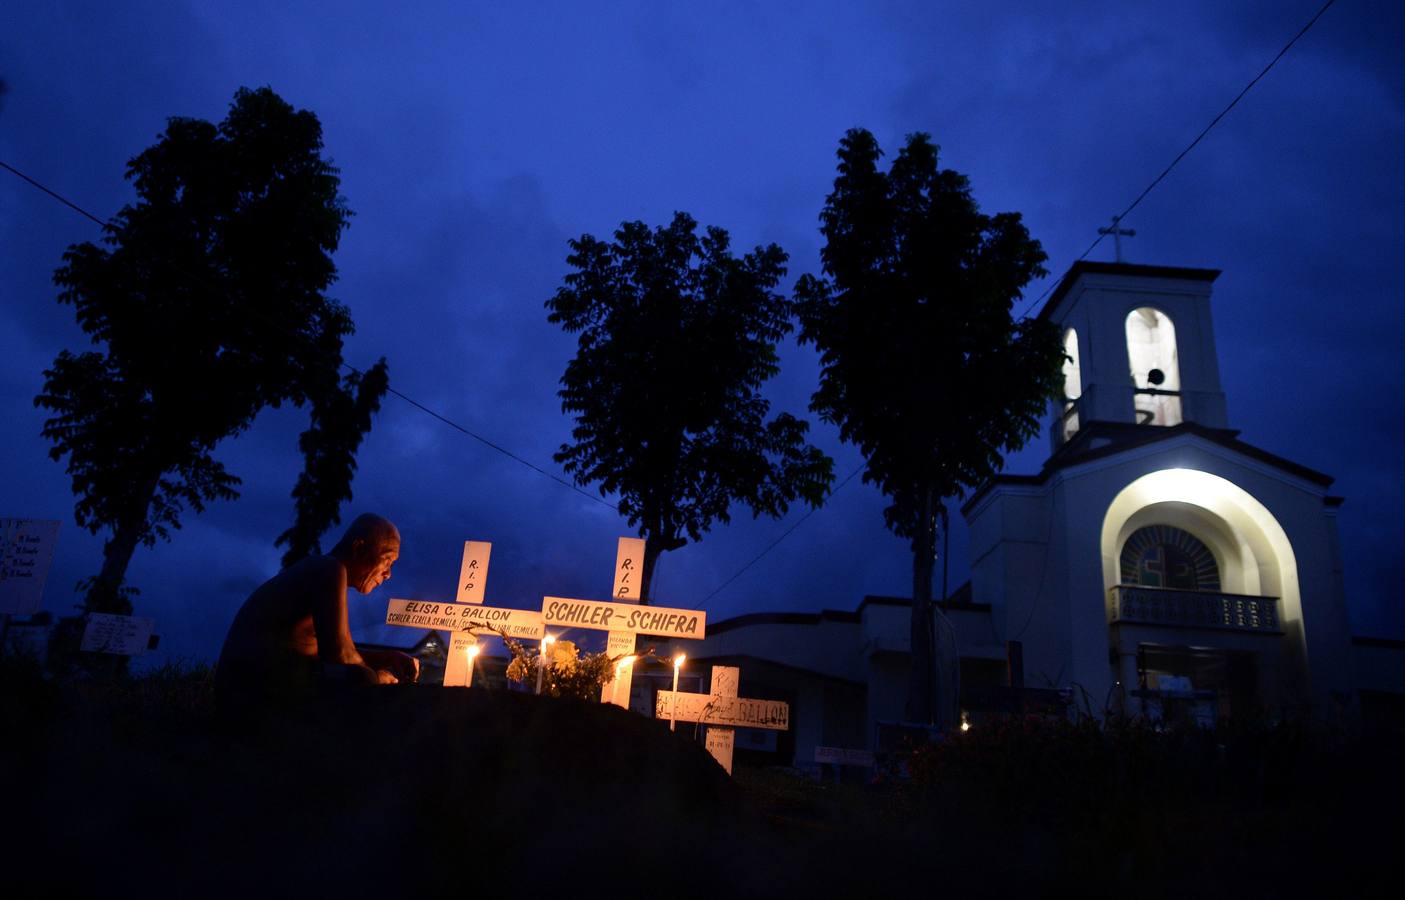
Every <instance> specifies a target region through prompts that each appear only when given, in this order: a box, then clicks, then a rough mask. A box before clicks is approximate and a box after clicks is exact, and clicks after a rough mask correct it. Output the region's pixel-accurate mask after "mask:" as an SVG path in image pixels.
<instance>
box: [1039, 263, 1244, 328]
mask: <svg viewBox="0 0 1405 900" xmlns="http://www.w3.org/2000/svg"><path fill="white" fill-rule="evenodd" d="M1080 275H1127V276H1131V277H1134V278H1179V279H1181V280H1183V281H1214V280H1215V279H1216V278H1219V277H1220V270H1219V269H1191V268H1186V267H1184V266H1143V265H1138V264H1136V263H1125V262H1094V261H1092V260H1087V259H1081V260H1079V261H1078V262H1076V263H1074V264H1073V265H1071V266H1069V268H1068V271H1067V272H1065V273H1064V276H1063V278H1060V279H1059V285H1058V287H1056V288H1054V293H1052V294H1051V295H1049V302H1048V303H1045V304H1044V308H1043V309H1041V310H1039V315H1038V316H1036V317H1035V318H1038V319H1047V318H1049V317H1050V316H1052V315H1053V314H1054V310H1055V309H1057V308H1058V305H1059V304H1060V303H1061V302H1063V299H1064V297H1066V296H1068V292H1069V291H1070V290H1072V289H1073V284H1074V282H1076V281H1077V280H1078V278H1079V276H1080Z"/></svg>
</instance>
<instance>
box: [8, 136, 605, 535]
mask: <svg viewBox="0 0 1405 900" xmlns="http://www.w3.org/2000/svg"><path fill="white" fill-rule="evenodd" d="M0 168H3V169H5V171H7V172H10V173H11V174H13V175H15V176H17V177H18V178H20V179H21V180H23V181H24V182H25V183H27V184H29V185H31V186H32V187H35V188H37V189H39V190H40V191H43V192H44V193H45V194H48V195H49V196H50V197H52V198H54V199H55V200H57V201H59V202H60V203H62V204H63V205H64V206H67V207H68V208H69V209H71V210H73V211H74V212H76V213H78V214H79V215H81V216H84V217H85V218H88V219H91V220H92V221H93V222H96V223H97V224H98V225H100V226H102V227H103V228H107V227H108V223H107V222H104V221H103V220H102V219H99V218H98V217H97V216H95V215H93V214H92V213H90V212H88V211H87V210H86V209H84V208H83V207H81V206H79V205H78V204H77V203H74V202H73V201H72V200H70V199H68V198H67V197H65V196H64V195H62V194H60V193H59V192H58V191H55V190H53V189H52V188H49V187H48V186H46V185H44V184H43V183H41V182H39V181H38V180H36V179H34V178H31V177H29V176H28V175H26V174H25V173H24V172H21V171H20V170H19V169H16V168H15V167H14V166H12V165H10V164H9V163H7V162H5V161H4V160H0ZM245 311H246V312H249V313H253V311H252V310H245ZM254 314H256V313H254ZM341 365H342V367H343V368H346V369H349V370H350V371H352V372H355V373H356V374H357V375H362V374H364V373H363V372H362V371H361V370H360V369H358V368H356V367H355V366H353V365H351V364H350V363H348V362H342V363H341ZM386 391H387V392H388V393H391V394H394V395H395V396H397V397H399V398H400V399H401V400H404V401H405V402H406V403H408V404H410V405H411V406H413V407H415V408H416V409H418V410H420V411H421V412H423V413H425V414H427V415H429V416H432V417H433V418H435V419H438V420H439V421H440V422H443V423H444V424H445V425H448V426H449V427H450V428H453V429H454V430H456V431H459V432H461V433H463V434H466V435H468V436H469V437H471V438H473V439H474V440H475V441H478V442H479V443H481V444H484V445H485V446H488V447H491V448H492V449H494V450H496V451H498V452H499V453H501V454H503V455H504V456H506V457H507V458H508V459H511V460H513V461H515V462H518V463H521V464H522V465H524V466H526V467H527V468H529V469H531V470H532V471H533V472H537V473H538V474H541V475H545V476H546V477H547V478H550V479H551V480H552V481H555V482H556V483H558V484H562V485H565V486H566V487H568V488H570V489H571V490H573V491H575V492H576V493H578V494H580V495H582V496H584V497H589V498H590V499H591V500H594V501H595V502H596V503H599V504H602V505H603V506H607V507H609V508H610V509H612V510H614V511H615V512H619V507H618V506H616V505H615V504H613V503H611V502H610V501H608V500H606V499H605V498H603V497H598V496H596V495H595V494H592V493H590V492H589V491H586V490H582V489H581V488H580V487H579V486H578V485H575V484H572V483H571V482H569V481H567V480H566V479H564V478H562V477H560V476H559V475H555V474H553V473H551V472H548V471H547V470H545V469H543V468H541V467H540V466H538V465H536V464H534V463H531V462H528V461H527V460H526V459H523V458H522V457H521V456H518V455H517V454H516V453H513V452H512V451H511V450H508V449H507V448H506V447H503V446H502V445H500V444H497V443H494V442H493V441H490V440H488V439H487V438H485V437H483V436H482V435H481V434H478V433H476V432H474V431H472V430H471V429H468V428H466V427H464V426H463V425H460V424H459V423H458V422H455V421H454V420H453V419H450V418H449V417H448V416H445V415H444V414H442V413H440V412H436V411H435V410H433V409H430V408H429V407H428V406H425V405H424V404H423V403H421V402H419V401H418V400H416V399H414V398H413V397H410V396H409V395H407V394H405V393H403V392H401V391H398V390H396V389H395V388H393V387H390V386H389V385H387V386H386Z"/></svg>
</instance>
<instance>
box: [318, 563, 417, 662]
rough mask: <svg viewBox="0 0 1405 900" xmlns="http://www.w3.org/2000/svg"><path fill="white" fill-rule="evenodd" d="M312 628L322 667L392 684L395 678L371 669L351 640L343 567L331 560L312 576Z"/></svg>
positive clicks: (344, 568) (344, 569)
mask: <svg viewBox="0 0 1405 900" xmlns="http://www.w3.org/2000/svg"><path fill="white" fill-rule="evenodd" d="M312 582H313V583H312V584H311V585H309V593H310V594H311V596H312V627H313V630H314V631H315V632H316V633H317V658H318V659H319V660H321V662H322V665H323V666H324V667H325V666H356V667H359V668H362V669H365V670H366V672H367V677H368V678H369V679H370V680H374V681H376V682H379V683H380V684H394V683H395V682H396V680H397V679H396V678H395V676H394V675H392V674H391V673H390V672H387V671H385V670H383V669H372V668H371V667H370V666H368V665H367V664H366V660H365V659H364V658H363V657H362V656H361V654H360V653H359V652H358V651H357V650H356V644H355V642H353V641H352V640H351V623H350V621H349V619H348V616H347V611H346V567H345V566H343V565H342V564H341V563H340V562H338V561H337V560H335V559H332V558H330V557H328V558H327V560H326V565H324V566H319V567H318V569H317V571H316V572H315V574H314V575H313V579H312Z"/></svg>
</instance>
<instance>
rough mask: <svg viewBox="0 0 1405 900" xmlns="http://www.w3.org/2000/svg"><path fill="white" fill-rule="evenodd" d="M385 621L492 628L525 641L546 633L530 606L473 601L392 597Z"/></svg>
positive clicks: (419, 625)
mask: <svg viewBox="0 0 1405 900" xmlns="http://www.w3.org/2000/svg"><path fill="white" fill-rule="evenodd" d="M385 624H387V625H403V626H406V627H409V628H443V629H445V630H446V631H475V632H486V631H489V630H490V627H491V628H492V629H496V630H498V631H500V632H502V633H503V634H505V635H507V636H508V637H510V638H522V639H525V640H540V639H541V636H542V635H543V634H545V633H546V631H545V626H544V625H543V624H542V616H541V613H539V612H535V611H533V610H530V609H504V608H502V607H499V606H480V605H478V604H476V603H431V602H429V601H426V600H391V601H390V606H389V608H388V609H387V610H386V613H385Z"/></svg>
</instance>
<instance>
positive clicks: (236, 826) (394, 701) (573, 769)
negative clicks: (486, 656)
mask: <svg viewBox="0 0 1405 900" xmlns="http://www.w3.org/2000/svg"><path fill="white" fill-rule="evenodd" d="M46 718H47V721H46V722H44V723H42V724H41V723H38V722H31V723H30V724H31V725H35V726H38V728H37V730H33V731H31V732H30V733H29V734H28V735H26V738H27V740H26V741H23V742H21V746H18V747H16V746H15V745H12V746H11V748H9V749H10V751H12V752H14V751H18V754H19V756H20V757H21V758H18V759H10V760H7V761H6V762H7V764H8V765H14V766H17V767H19V768H21V769H23V770H24V772H25V777H24V779H23V781H22V784H21V785H20V786H19V790H18V795H14V794H12V796H11V799H12V800H14V801H15V806H14V807H12V808H14V809H24V810H34V811H36V812H37V813H38V818H39V821H37V822H31V823H30V825H31V826H32V827H28V828H22V829H21V832H22V834H21V835H20V840H19V845H18V846H14V845H12V846H11V849H12V850H18V851H20V852H19V854H18V855H17V858H27V859H28V860H29V861H30V865H28V866H27V867H26V872H27V875H25V877H24V878H23V879H22V880H23V881H29V880H31V879H33V882H32V883H33V885H34V886H36V887H37V886H38V885H39V884H42V883H47V884H49V885H50V886H52V885H53V882H51V881H50V880H49V879H50V878H51V877H53V875H54V874H55V873H57V872H62V873H63V883H64V884H65V885H66V886H92V887H96V886H106V887H108V888H111V887H114V886H117V885H119V884H120V885H129V886H136V887H139V886H141V885H143V884H145V885H148V886H155V885H162V886H166V887H169V886H172V885H179V884H189V885H191V887H192V888H198V889H199V890H201V891H202V892H214V893H225V892H230V893H242V892H243V891H244V890H245V889H254V888H257V889H258V890H259V891H260V893H268V892H269V891H270V890H272V892H273V894H274V895H281V894H284V893H285V892H291V891H292V890H295V889H296V890H304V889H314V890H316V889H323V890H325V889H327V888H330V887H336V888H337V889H338V890H339V891H344V890H345V889H348V888H351V889H354V893H356V894H358V895H359V894H364V893H368V892H369V891H370V890H372V889H373V888H374V889H376V890H380V889H395V888H397V887H409V886H411V885H414V886H417V887H418V888H423V887H432V888H434V889H442V888H443V887H445V886H447V883H448V882H447V879H449V877H450V876H451V875H453V876H454V877H455V879H458V878H460V877H465V878H468V879H469V881H470V882H473V883H476V884H478V886H479V888H480V889H482V890H490V889H494V890H495V892H496V890H500V889H501V886H495V885H494V884H493V882H495V881H498V880H500V879H508V880H511V879H514V878H516V877H519V876H521V877H527V878H529V879H532V880H535V879H537V878H543V877H548V876H549V877H553V878H566V879H569V880H570V881H572V882H575V881H578V880H579V879H580V878H581V877H582V876H584V875H586V874H588V873H597V872H600V871H601V869H600V865H601V864H602V863H606V862H608V861H612V860H613V861H617V862H619V863H620V864H622V865H624V866H625V867H626V868H627V869H628V870H629V871H631V872H633V873H635V874H636V875H637V874H639V873H641V871H642V870H644V869H652V868H653V867H654V866H655V865H663V866H664V868H668V865H667V861H668V860H669V859H671V858H672V857H674V856H677V855H678V854H679V852H680V851H681V850H683V849H684V848H686V847H689V846H693V847H697V846H705V845H706V844H707V837H708V835H709V834H710V833H712V832H713V831H714V830H715V828H716V827H717V826H718V825H719V824H720V823H724V822H735V821H736V820H737V817H738V816H739V815H741V804H740V802H739V799H738V793H737V791H736V789H735V788H734V787H733V785H732V783H731V781H730V780H729V779H728V778H727V776H726V775H725V774H724V773H723V772H722V770H721V769H720V768H719V767H718V766H717V764H716V763H715V762H714V761H713V760H712V758H711V757H710V756H708V755H707V753H706V752H705V751H704V750H703V749H702V748H700V747H699V746H697V745H696V744H695V743H693V742H691V741H689V740H687V739H685V738H684V736H683V735H682V734H677V735H675V734H671V733H670V732H669V731H668V728H667V725H666V723H661V722H657V721H652V720H648V719H644V718H642V717H640V716H638V715H634V714H632V713H629V712H626V711H624V710H621V709H618V708H616V707H613V706H606V705H602V704H598V703H582V702H580V701H574V700H555V699H551V698H547V697H535V696H531V695H526V694H517V693H509V692H488V691H479V690H471V691H459V690H455V691H449V690H427V689H423V688H417V687H405V688H393V689H377V690H367V691H361V692H357V693H355V694H348V695H344V696H340V697H335V698H332V699H330V700H328V701H327V702H325V703H322V704H320V705H318V706H316V707H311V708H307V709H303V710H300V711H298V712H297V713H296V714H293V715H287V716H280V717H278V718H275V719H271V720H269V721H266V722H264V723H261V724H260V725H259V726H258V727H256V728H252V729H247V730H246V729H245V728H243V727H240V728H231V727H229V726H228V725H225V724H223V723H220V722H218V721H216V720H214V719H211V718H208V717H194V718H185V719H182V720H179V721H176V720H170V719H163V718H161V717H159V716H158V717H146V716H142V715H140V714H136V715H134V714H132V712H131V711H130V710H127V711H121V710H118V709H103V708H96V709H94V708H84V707H83V705H82V704H79V705H78V706H77V707H75V708H72V709H69V710H68V711H66V712H64V713H63V714H61V715H59V716H50V717H46ZM7 767H8V766H7ZM13 822H14V820H13V819H12V823H13ZM685 855H686V854H685ZM630 860H633V861H635V862H629V861H630ZM651 861H652V862H651ZM75 862H76V863H81V864H80V865H73V864H72V863H75ZM11 874H12V876H13V874H14V870H11ZM594 877H598V876H594ZM633 877H634V876H633V875H632V876H631V878H633ZM425 879H427V881H426V880H425ZM75 881H76V882H78V884H77V885H75V884H74V882H75ZM495 887H496V889H495ZM158 892H163V891H158Z"/></svg>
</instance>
